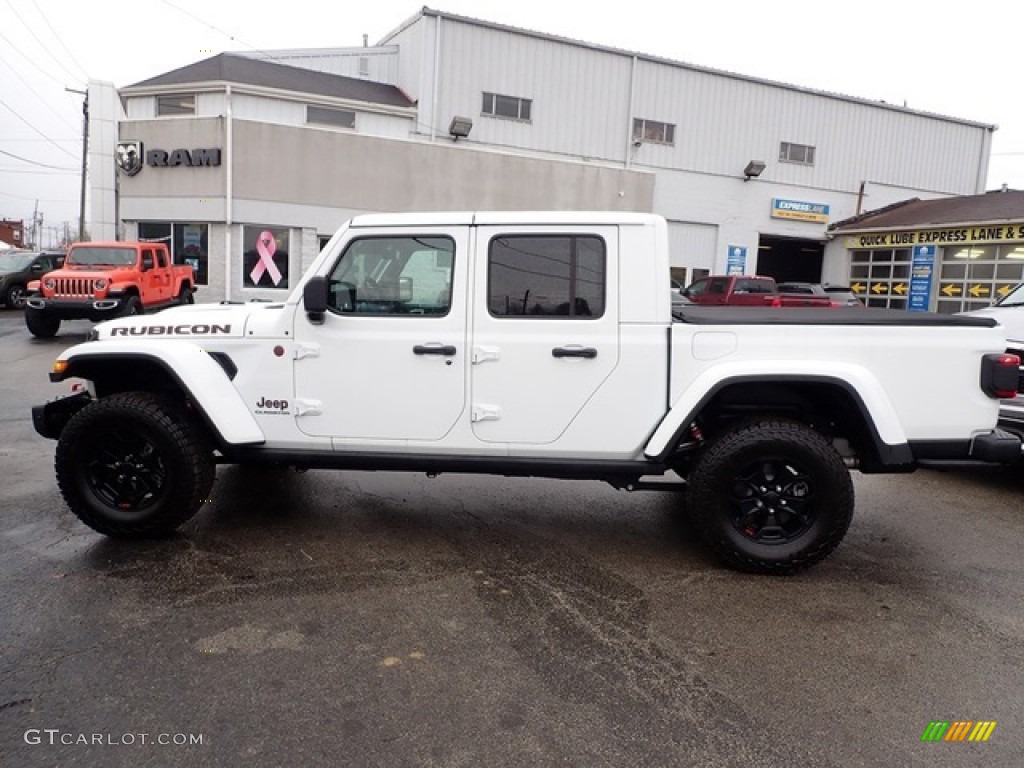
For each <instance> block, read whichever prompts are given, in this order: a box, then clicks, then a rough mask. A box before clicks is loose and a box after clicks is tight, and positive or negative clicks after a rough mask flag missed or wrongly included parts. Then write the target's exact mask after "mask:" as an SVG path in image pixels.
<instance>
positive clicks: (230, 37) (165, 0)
mask: <svg viewBox="0 0 1024 768" xmlns="http://www.w3.org/2000/svg"><path fill="white" fill-rule="evenodd" d="M161 2H163V4H164V5H167V6H170V7H171V8H173V9H174V10H176V11H177V12H178V13H183V14H185V15H186V16H188V17H189V18H190V19H192V20H193V21H196V22H199V23H200V24H202V25H203V26H204V27H209V28H210V29H212V30H213V31H214V32H218V33H220V34H222V35H224V37H226V38H227V39H228V40H231V41H232V42H235V43H241V44H242V45H244V46H245V47H246V48H249V49H250V50H252V51H255V52H256V53H263V54H266V55H267V56H272V55H273V54H271V53H270V52H269V51H265V50H263V49H262V48H257V47H256V46H255V45H253V44H252V43H248V42H246V41H245V40H242V39H241V38H237V37H235V36H234V35H232V34H231V33H230V32H227V31H225V30H223V29H221V28H220V27H218V26H216V25H214V24H211V23H210V22H208V21H206V20H205V19H201V18H199V17H198V16H196V15H195V14H194V13H191V12H189V11H186V10H185V9H184V8H182V7H180V6H177V5H175V4H174V3H172V2H171V0H161Z"/></svg>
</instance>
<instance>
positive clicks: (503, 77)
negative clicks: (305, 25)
mask: <svg viewBox="0 0 1024 768" xmlns="http://www.w3.org/2000/svg"><path fill="white" fill-rule="evenodd" d="M437 24H440V36H439V38H438V36H437V35H436V34H435V29H436V26H437ZM437 39H439V40H440V48H441V61H440V69H439V76H438V79H437V84H436V86H435V84H434V82H433V79H432V72H433V46H434V42H435V40H437ZM387 42H388V43H390V44H397V45H398V46H399V47H400V48H401V53H400V58H401V64H400V67H399V79H398V84H399V85H400V86H401V87H403V88H404V89H405V90H406V91H407V92H408V93H410V95H411V96H412V97H413V98H416V99H418V100H419V104H420V108H421V115H420V122H421V123H426V124H428V125H430V124H433V125H434V127H435V129H436V130H437V132H438V133H439V134H440V135H441V136H445V135H446V133H447V125H448V122H449V121H450V119H451V117H452V115H455V114H459V115H466V116H469V117H472V118H473V121H474V126H473V131H472V133H471V135H470V137H469V140H470V141H475V142H481V143H485V144H496V145H500V146H508V147H513V148H515V149H519V150H528V151H543V152H554V153H560V154H571V155H574V156H576V157H584V158H594V159H600V160H612V161H615V162H621V163H624V164H631V163H638V164H642V165H645V166H649V167H654V168H666V169H685V170H688V171H692V172H697V173H707V174H716V175H723V176H728V177H732V178H736V177H738V176H740V175H741V171H742V169H743V167H744V165H745V164H746V163H747V161H749V160H752V159H758V160H764V161H765V162H767V163H768V168H767V169H766V171H765V172H764V174H763V178H764V179H766V180H769V179H770V180H771V181H773V182H778V183H783V184H790V185H795V186H801V187H807V188H811V189H820V190H834V191H841V192H849V191H851V190H852V191H856V189H857V188H858V186H859V185H860V183H861V182H862V181H868V182H872V183H879V184H889V185H895V186H901V187H908V188H912V189H915V190H919V191H922V192H926V193H932V194H974V193H976V192H980V191H982V190H983V187H984V178H985V174H986V172H987V156H988V147H989V145H990V142H991V134H990V132H989V130H988V129H987V127H986V126H982V125H977V124H970V123H967V122H964V121H957V120H954V119H944V118H940V117H937V116H936V117H930V116H926V115H922V114H920V113H915V112H911V111H909V110H902V109H897V108H893V107H892V106H891V105H884V104H882V103H878V104H874V103H871V102H865V101H860V100H856V99H853V100H851V99H848V98H841V97H838V96H835V97H834V96H829V95H825V94H821V93H813V92H810V91H807V90H803V89H800V88H798V87H786V86H783V85H781V84H770V83H766V82H760V81H754V80H751V79H746V78H742V77H735V76H730V75H726V74H724V73H715V72H709V71H706V70H701V69H695V68H692V67H687V66H683V65H678V64H673V63H670V62H666V61H658V60H651V59H645V58H638V59H636V72H635V82H634V85H633V91H632V102H633V105H634V107H633V109H632V111H631V110H630V102H631V88H630V83H631V79H632V77H633V73H632V68H633V66H634V57H633V56H632V55H630V54H627V53H622V52H617V51H613V50H608V49H602V48H596V47H591V46H586V45H577V44H573V43H571V42H568V41H562V40H558V39H554V38H550V37H544V36H537V35H531V34H526V33H522V32H519V31H516V30H509V29H504V28H498V27H495V26H490V25H484V24H474V23H468V22H465V21H461V20H459V19H452V18H449V17H440V18H438V17H437V16H434V15H426V16H421V17H419V18H418V19H417V20H414V21H413V22H412V23H411V24H410V25H408V26H407V27H406V28H404V29H403V30H401V31H400V32H398V33H396V35H395V36H394V37H392V38H390V39H389V40H388V41H387ZM425 73H428V76H427V77H425V76H424V74H425ZM435 87H436V88H437V91H438V106H437V109H436V111H435V110H434V108H433V105H432V102H431V97H432V94H433V91H434V89H435ZM485 91H487V92H493V93H500V94H504V95H509V96H517V97H521V98H528V99H531V100H532V101H533V110H532V120H531V122H530V123H520V122H517V121H510V120H502V119H500V118H492V117H485V116H482V115H481V114H480V100H481V94H482V92H485ZM634 116H635V117H642V118H648V119H654V120H659V121H662V122H667V123H672V124H674V125H675V126H676V140H675V146H672V147H666V146H659V145H655V144H644V145H642V146H641V147H639V148H633V147H632V146H631V144H630V142H629V141H628V138H629V133H628V132H629V130H630V126H631V119H632V117H634ZM783 141H788V142H795V143H801V144H809V145H812V146H814V147H815V148H816V151H817V156H816V162H815V164H814V166H813V167H810V166H802V165H797V164H792V163H783V162H779V160H778V154H779V145H780V143H781V142H783Z"/></svg>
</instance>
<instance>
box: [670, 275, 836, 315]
mask: <svg viewBox="0 0 1024 768" xmlns="http://www.w3.org/2000/svg"><path fill="white" fill-rule="evenodd" d="M683 297H684V298H685V299H687V300H689V301H691V302H693V303H694V304H703V305H710V306H716V305H729V306H748V307H836V306H839V303H838V302H834V301H832V299H830V298H829V297H828V296H817V295H814V294H805V293H782V292H780V291H779V287H778V285H777V284H776V282H775V280H774V279H773V278H771V277H760V276H755V275H711V276H709V277H703V278H701V279H700V280H696V281H694V282H693V283H691V284H690V286H689V287H687V288H686V289H685V290H684V291H683Z"/></svg>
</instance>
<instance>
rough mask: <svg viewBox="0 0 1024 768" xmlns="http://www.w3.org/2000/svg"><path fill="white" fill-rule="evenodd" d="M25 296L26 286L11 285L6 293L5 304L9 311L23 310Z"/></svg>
mask: <svg viewBox="0 0 1024 768" xmlns="http://www.w3.org/2000/svg"><path fill="white" fill-rule="evenodd" d="M25 296H26V291H25V286H23V285H17V284H15V285H9V286H7V290H6V291H4V304H5V305H7V308H8V309H21V308H22V307H24V306H25Z"/></svg>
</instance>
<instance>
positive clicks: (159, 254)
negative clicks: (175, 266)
mask: <svg viewBox="0 0 1024 768" xmlns="http://www.w3.org/2000/svg"><path fill="white" fill-rule="evenodd" d="M154 253H155V254H156V263H157V264H158V265H159V266H160V267H161V268H164V267H166V266H167V256H166V254H165V253H164V252H163V251H160V250H157V251H154Z"/></svg>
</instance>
